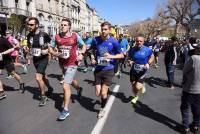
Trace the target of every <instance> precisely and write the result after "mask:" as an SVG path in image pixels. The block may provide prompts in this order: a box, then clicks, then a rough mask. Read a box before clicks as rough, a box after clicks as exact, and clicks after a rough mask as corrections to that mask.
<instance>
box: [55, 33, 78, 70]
mask: <svg viewBox="0 0 200 134" xmlns="http://www.w3.org/2000/svg"><path fill="white" fill-rule="evenodd" d="M55 41H56V45H57V48H58V51H59V52H61V53H62V58H59V62H60V65H61V66H62V67H68V66H77V64H78V62H77V52H78V43H77V34H76V33H72V35H71V36H70V37H61V35H60V34H57V35H56V36H55Z"/></svg>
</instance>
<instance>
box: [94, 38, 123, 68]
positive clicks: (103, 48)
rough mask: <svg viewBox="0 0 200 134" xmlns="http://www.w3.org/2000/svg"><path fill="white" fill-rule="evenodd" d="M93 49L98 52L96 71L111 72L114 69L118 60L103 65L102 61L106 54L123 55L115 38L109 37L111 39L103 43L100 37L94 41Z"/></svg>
mask: <svg viewBox="0 0 200 134" xmlns="http://www.w3.org/2000/svg"><path fill="white" fill-rule="evenodd" d="M92 48H93V49H95V50H96V60H97V63H98V64H97V65H96V70H111V69H113V68H114V65H115V62H116V60H113V59H110V61H108V64H106V65H102V64H101V60H102V57H104V54H105V53H109V54H111V55H116V54H120V53H122V50H121V47H120V44H119V43H118V41H117V40H116V39H115V38H113V37H109V39H107V40H105V41H103V40H102V39H101V37H100V36H98V37H96V38H95V39H94V40H93V41H92Z"/></svg>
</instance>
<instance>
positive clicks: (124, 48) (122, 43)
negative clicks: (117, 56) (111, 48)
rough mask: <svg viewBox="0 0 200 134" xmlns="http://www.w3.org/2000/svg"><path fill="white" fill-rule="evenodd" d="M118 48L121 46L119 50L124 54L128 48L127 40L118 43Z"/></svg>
mask: <svg viewBox="0 0 200 134" xmlns="http://www.w3.org/2000/svg"><path fill="white" fill-rule="evenodd" d="M120 46H121V49H122V52H126V50H127V48H128V40H127V39H125V38H123V39H122V40H121V41H120Z"/></svg>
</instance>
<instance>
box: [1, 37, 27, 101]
mask: <svg viewBox="0 0 200 134" xmlns="http://www.w3.org/2000/svg"><path fill="white" fill-rule="evenodd" d="M0 46H1V47H0V69H4V68H5V69H6V70H7V72H8V73H9V74H11V75H12V76H13V77H14V78H15V79H16V80H17V82H18V83H19V89H20V90H22V91H23V90H24V82H23V81H22V79H21V77H20V76H19V75H18V74H17V73H16V72H15V68H14V64H13V61H12V58H11V56H10V53H11V52H13V51H14V47H13V46H12V45H11V44H10V43H9V42H8V41H7V40H6V39H5V38H4V37H0ZM5 97H6V95H5V93H4V90H3V84H2V82H1V80H0V99H3V98H5Z"/></svg>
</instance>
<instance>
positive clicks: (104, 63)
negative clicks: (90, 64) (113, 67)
mask: <svg viewBox="0 0 200 134" xmlns="http://www.w3.org/2000/svg"><path fill="white" fill-rule="evenodd" d="M109 64H110V59H105V58H104V57H99V58H98V65H100V66H108V65H109Z"/></svg>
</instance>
